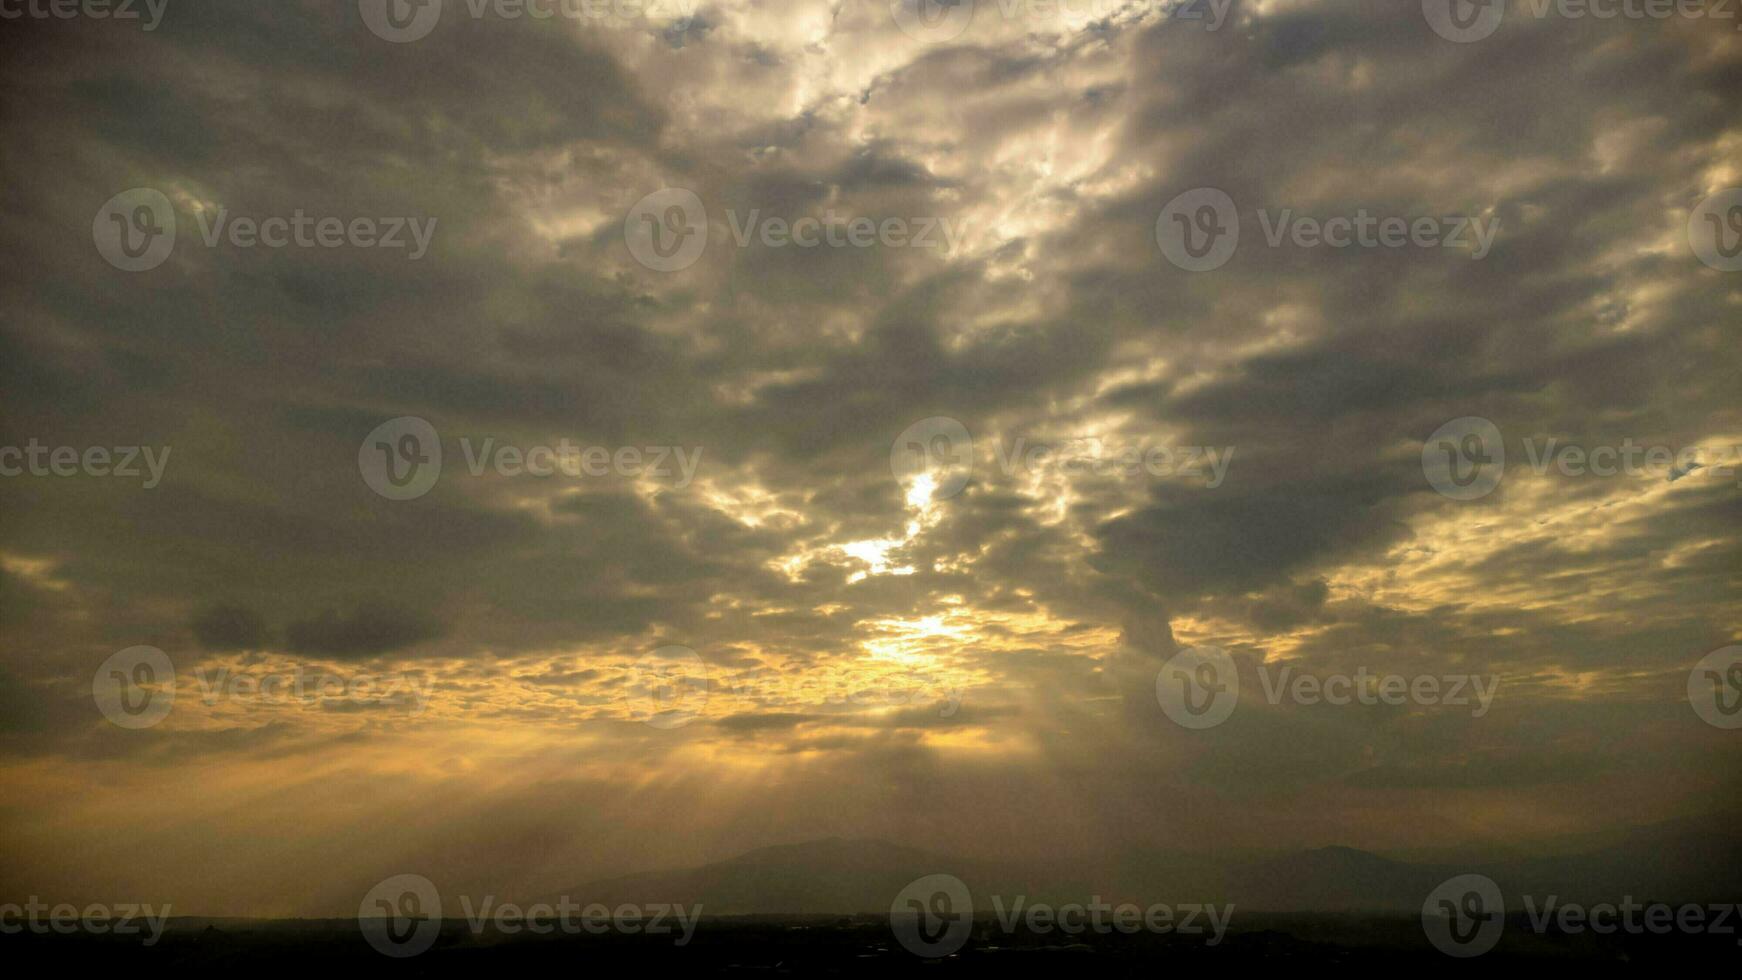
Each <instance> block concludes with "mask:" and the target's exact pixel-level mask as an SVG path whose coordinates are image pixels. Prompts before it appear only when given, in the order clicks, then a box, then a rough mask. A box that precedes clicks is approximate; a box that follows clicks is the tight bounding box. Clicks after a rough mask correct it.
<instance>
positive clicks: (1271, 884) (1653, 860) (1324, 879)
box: [565, 815, 1742, 915]
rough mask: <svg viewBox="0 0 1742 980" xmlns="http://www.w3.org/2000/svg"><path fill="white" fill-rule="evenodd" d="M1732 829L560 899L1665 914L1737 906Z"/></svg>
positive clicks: (807, 867)
mask: <svg viewBox="0 0 1742 980" xmlns="http://www.w3.org/2000/svg"><path fill="white" fill-rule="evenodd" d="M1738 826H1739V825H1738V823H1737V822H1736V820H1735V818H1734V816H1729V815H1726V816H1722V817H1718V818H1713V819H1710V820H1704V821H1699V822H1685V821H1684V822H1678V823H1675V824H1662V825H1655V826H1649V827H1645V828H1639V829H1636V830H1634V831H1631V832H1629V833H1627V834H1625V835H1623V836H1618V837H1611V838H1610V839H1607V840H1606V841H1605V842H1603V843H1602V844H1601V845H1591V846H1585V847H1582V848H1579V849H1576V850H1569V851H1568V852H1567V853H1563V854H1544V855H1540V856H1532V857H1523V858H1520V857H1516V856H1513V855H1506V856H1503V857H1499V858H1496V859H1493V860H1472V859H1469V858H1464V859H1460V860H1456V861H1453V860H1440V859H1436V860H1434V861H1432V862H1410V861H1400V860H1395V859H1392V858H1387V857H1384V856H1382V855H1379V854H1374V853H1371V852H1369V851H1364V850H1359V849H1356V848H1352V847H1342V846H1331V847H1321V848H1315V849H1310V850H1301V851H1288V852H1282V853H1278V854H1274V855H1270V856H1266V857H1263V858H1260V859H1257V860H1248V861H1243V862H1230V863H1227V864H1226V865H1220V866H1218V865H1213V864H1209V863H1206V862H1205V861H1204V860H1202V859H1197V858H1191V857H1189V856H1183V855H1182V856H1177V857H1176V858H1174V859H1171V860H1169V859H1166V858H1162V857H1156V856H1146V857H1144V858H1140V859H1139V858H1134V859H1133V860H1130V861H1125V862H1119V863H1117V864H1115V865H1112V866H1109V867H1107V868H1103V869H1095V868H1090V867H1087V866H1083V865H1079V864H1074V863H1070V862H1064V861H1060V860H1057V859H1047V858H1037V859H1036V860H1035V861H1033V862H1027V863H1023V864H1020V865H1019V864H1013V863H1003V864H997V863H992V862H985V861H974V860H966V859H962V858H956V857H950V856H947V855H940V854H936V853H933V852H929V851H925V850H921V849H918V848H913V847H906V846H902V845H898V844H893V843H891V842H889V841H884V840H847V839H842V838H838V837H831V838H824V839H821V840H813V841H805V842H802V843H795V844H783V845H777V846H773V847H763V848H758V849H756V850H753V851H748V852H746V853H744V854H741V855H738V856H737V857H733V858H730V859H728V860H724V861H718V862H714V863H711V864H704V865H701V866H699V867H693V868H685V869H678V870H671V871H655V872H646V873H640V874H631V875H624V876H620V877H615V878H606V879H603V880H599V881H594V882H590V883H588V884H584V885H581V886H578V887H576V888H574V889H571V890H570V891H568V892H567V893H565V894H567V895H568V896H569V897H570V898H572V899H573V900H575V901H579V902H585V903H591V902H602V903H604V904H606V905H608V906H612V907H615V906H617V905H619V904H624V903H629V904H651V903H679V904H684V905H693V904H696V903H700V904H701V905H702V906H703V908H704V910H705V911H706V913H707V914H709V915H756V914H761V915H780V914H786V915H855V914H885V913H887V912H888V909H889V906H890V903H891V902H892V901H893V900H894V899H895V896H896V895H897V894H899V893H900V892H901V890H902V889H903V888H905V887H906V886H907V885H908V884H910V883H912V882H913V881H914V880H916V879H918V878H922V877H925V876H927V875H933V874H950V875H954V876H956V877H957V878H960V879H961V880H962V881H963V882H964V884H966V885H967V887H968V889H969V892H970V893H971V894H972V895H973V897H974V903H975V908H976V909H979V910H982V911H984V910H988V909H990V908H991V907H992V906H991V897H992V896H994V895H997V896H1001V897H1002V898H1003V899H1004V900H1005V901H1006V902H1008V901H1009V900H1010V899H1012V898H1014V897H1016V896H1024V897H1026V898H1027V899H1028V900H1029V901H1030V902H1037V901H1042V902H1050V903H1054V904H1058V903H1063V902H1072V901H1085V900H1087V899H1089V898H1090V897H1099V898H1101V899H1103V900H1106V901H1111V902H1127V901H1128V902H1136V903H1138V904H1144V903H1157V902H1165V903H1170V904H1177V903H1182V902H1210V901H1213V902H1233V903H1234V904H1235V905H1237V906H1239V907H1242V908H1246V909H1250V910H1252V911H1262V912H1315V913H1318V912H1334V913H1345V912H1386V913H1408V914H1415V913H1418V912H1419V911H1420V909H1421V903H1422V901H1423V899H1424V898H1425V897H1426V896H1427V894H1428V893H1429V892H1430V891H1432V890H1433V888H1434V887H1435V886H1436V885H1438V884H1439V883H1440V882H1442V881H1445V880H1446V879H1447V878H1450V877H1452V876H1454V875H1459V874H1464V873H1472V872H1473V873H1478V874H1485V875H1487V876H1489V877H1491V878H1493V879H1494V880H1495V881H1496V883H1498V884H1499V885H1500V888H1501V890H1502V892H1503V893H1505V894H1506V895H1508V896H1509V897H1511V898H1512V899H1513V900H1515V899H1516V897H1517V896H1521V895H1526V894H1529V895H1533V896H1538V897H1539V899H1540V898H1541V897H1545V896H1548V895H1555V896H1558V898H1559V899H1560V900H1561V901H1563V902H1566V901H1577V902H1583V903H1596V902H1613V901H1618V900H1620V899H1621V898H1622V897H1624V896H1628V895H1631V896H1632V897H1634V898H1636V899H1640V900H1660V901H1671V902H1709V901H1735V900H1736V899H1737V898H1738V897H1739V896H1742V887H1738V886H1739V885H1742V870H1739V869H1742V838H1739V837H1738V834H1737V831H1736V828H1737V827H1738Z"/></svg>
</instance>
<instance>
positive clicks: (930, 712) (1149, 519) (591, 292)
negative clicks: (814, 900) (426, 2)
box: [0, 0, 1742, 915]
mask: <svg viewBox="0 0 1742 980" xmlns="http://www.w3.org/2000/svg"><path fill="white" fill-rule="evenodd" d="M1436 2H1437V0H1427V2H1426V3H1425V4H1421V3H1416V2H1414V0H1410V2H1399V0H1326V2H1307V0H1235V2H1233V3H1232V4H1231V5H1230V4H1228V3H1226V2H1219V0H1218V2H1214V3H1212V2H1210V0H1196V2H1193V3H1189V4H1185V5H1179V4H1174V3H1163V2H1160V0H1153V2H1136V3H1113V2H1100V3H1098V4H1091V3H1088V2H1087V0H1084V2H1072V3H1068V4H1065V5H1062V6H1060V5H1054V4H1048V3H1044V2H1039V0H1036V2H1035V3H1029V2H1027V0H1023V2H1020V3H1019V2H1015V0H1006V2H1005V3H1003V4H1000V3H998V2H997V0H980V3H979V5H978V7H977V8H974V7H962V6H958V7H955V8H936V7H932V6H930V5H929V4H928V5H927V6H925V7H920V8H916V7H915V6H913V0H896V2H895V3H894V4H889V3H885V2H881V0H863V2H861V0H843V2H837V3H828V2H823V0H803V2H800V0H777V2H739V0H731V2H723V3H716V2H712V0H708V2H702V3H700V4H699V5H697V4H692V3H689V2H688V0H681V2H680V0H661V2H659V3H654V4H652V5H651V6H649V5H647V4H633V3H627V2H626V0H619V2H618V3H617V4H616V5H615V6H612V5H610V4H605V5H603V6H593V5H587V6H585V8H584V9H583V5H581V4H580V3H578V2H575V3H568V4H561V3H543V2H540V3H536V4H535V5H534V7H533V9H534V10H536V11H539V12H551V13H552V16H549V17H542V16H533V15H532V14H531V13H527V12H523V10H522V8H521V7H519V6H516V5H512V4H507V5H502V4H497V3H495V2H494V0H491V2H488V3H486V2H484V0H448V3H447V4H446V5H445V8H444V7H440V6H437V7H433V8H427V7H426V8H418V7H415V6H410V7H405V6H398V7H392V8H389V7H388V6H387V5H386V4H384V3H382V2H377V0H362V2H361V3H357V2H317V0H284V2H273V3H258V2H251V3H243V2H216V0H214V2H201V3H193V2H188V0H167V3H161V2H160V3H159V4H158V5H157V6H155V7H149V8H148V7H147V6H146V5H145V4H143V3H142V2H141V3H139V4H137V5H135V6H134V7H133V8H132V9H133V11H134V12H135V13H137V14H138V15H139V16H138V18H137V19H128V18H120V17H107V18H98V17H93V16H88V15H87V14H86V13H85V12H84V10H85V8H81V7H77V6H75V7H72V8H67V9H69V10H72V11H73V13H74V14H75V15H74V16H70V17H57V16H52V15H45V16H35V15H30V14H29V11H30V10H37V9H46V8H42V7H41V5H38V7H28V6H27V5H24V4H21V3H20V4H12V5H9V6H8V7H7V8H6V9H9V10H23V11H25V12H26V15H21V16H19V17H18V18H16V19H10V18H9V19H8V20H7V21H6V22H5V23H0V32H4V34H5V35H6V44H7V55H6V57H5V58H4V59H3V60H0V73H3V75H4V79H3V82H4V84H0V120H3V123H0V124H3V126H4V132H5V138H4V139H3V140H0V168H3V170H4V172H5V174H6V175H7V179H6V180H5V181H4V183H3V184H0V210H3V212H4V216H3V220H0V250H3V252H4V256H5V264H6V267H7V270H8V274H7V275H6V276H4V277H0V377H3V381H0V386H3V387H0V390H3V391H4V406H5V407H4V411H3V412H0V472H4V473H5V475H4V476H0V832H3V833H4V836H5V839H6V841H7V844H6V846H5V847H4V848H3V849H0V851H3V853H0V893H3V894H4V895H5V896H7V897H9V898H12V897H18V896H25V895H40V896H43V897H44V898H45V899H52V900H57V901H58V900H67V901H83V900H102V901H118V900H124V899H129V898H133V899H140V898H144V899H147V900H154V901H172V902H173V903H174V904H175V906H176V908H177V910H178V911H186V912H200V913H210V914H247V915H312V914H349V913H350V911H351V910H353V909H355V908H356V902H357V896H359V895H361V894H363V893H364V892H365V891H366V890H367V889H368V888H369V886H370V885H371V884H372V883H374V882H377V881H380V880H381V879H383V878H385V877H387V876H390V875H394V874H399V873H406V872H415V873H419V874H423V875H427V876H429V877H431V878H432V879H437V880H440V881H441V882H443V883H444V884H451V887H453V888H454V889H457V890H466V891H470V892H471V893H473V894H483V893H493V894H496V895H539V894H548V893H550V892H551V891H552V890H554V889H559V888H562V887H564V886H569V885H573V884H575V883H577V882H583V881H588V880H592V879H595V878H600V877H604V876H606V875H611V874H620V873H627V872H632V871H640V870H648V869H658V868H671V867H681V866H685V865H693V864H699V863H702V862H706V861H712V860H718V859H722V858H727V857H731V856H733V855H735V854H738V853H741V852H743V851H745V850H747V849H751V848H755V847H761V846H767V845H772V844H780V843H789V842H795V841H805V840H811V839H815V838H822V837H830V836H839V837H849V838H860V837H864V838H881V839H886V840H890V841H895V842H898V843H900V844H903V845H908V846H913V847H918V848H923V849H927V850H932V851H935V852H938V853H941V854H950V855H961V856H964V857H971V858H975V859H986V860H1022V859H1025V858H1028V857H1032V856H1035V855H1047V856H1049V857H1060V856H1063V857H1068V858H1077V859H1081V860H1083V861H1086V862H1095V861H1099V862H1114V863H1117V862H1119V861H1124V860H1128V859H1131V856H1133V855H1142V854H1154V853H1190V854H1196V855H1219V854H1228V855H1237V854H1247V853H1258V852H1280V851H1286V850H1289V849H1294V848H1303V847H1318V846H1324V845H1330V844H1342V845H1348V846H1354V847H1361V848H1365V849H1370V850H1374V851H1377V852H1381V853H1386V854H1393V855H1424V854H1448V853H1462V852H1477V851H1479V852H1482V853H1496V852H1510V851H1518V852H1529V851H1531V850H1532V849H1536V848H1540V847H1543V846H1546V845H1545V843H1544V842H1555V841H1568V840H1575V839H1583V837H1584V836H1585V835H1593V834H1601V833H1606V832H1613V831H1617V830H1619V829H1623V828H1627V827H1633V826H1639V825H1645V824H1650V823H1655V822H1663V821H1674V820H1679V819H1686V818H1692V817H1697V816H1701V815H1705V814H1709V813H1712V812H1714V811H1721V810H1724V809H1726V808H1733V807H1734V806H1735V805H1736V802H1737V800H1738V799H1742V795H1739V794H1738V790H1739V788H1742V784H1739V782H1738V778H1737V773H1738V772H1742V768H1739V767H1738V765H1737V763H1738V761H1742V733H1738V732H1737V731H1735V730H1734V727H1733V724H1734V723H1733V722H1732V723H1731V726H1730V727H1726V725H1725V722H1726V721H1730V720H1731V719H1733V718H1734V717H1735V716H1734V715H1733V714H1726V713H1725V712H1724V711H1723V708H1724V707H1726V706H1729V707H1731V708H1732V710H1733V705H1734V702H1733V701H1731V700H1726V698H1727V697H1737V696H1742V681H1735V680H1732V681H1731V683H1732V686H1733V687H1734V688H1735V692H1734V694H1733V695H1731V694H1728V693H1726V691H1727V689H1722V685H1723V683H1725V678H1731V677H1733V675H1734V673H1735V672H1736V670H1737V669H1738V668H1735V667H1734V666H1733V665H1734V664H1735V663H1736V662H1737V660H1738V654H1739V653H1742V651H1737V650H1735V649H1734V648H1733V645H1734V644H1736V643H1738V642H1742V640H1739V636H1742V590H1739V589H1738V585H1739V582H1738V578H1739V570H1742V563H1739V562H1738V548H1737V544H1736V537H1735V532H1736V527H1737V518H1738V516H1742V483H1739V479H1742V477H1739V473H1742V469H1739V468H1735V467H1730V466H1726V465H1725V460H1729V461H1730V462H1731V463H1735V462H1736V460H1737V458H1738V453H1739V452H1742V450H1738V447H1739V446H1742V411H1739V406H1742V401H1739V400H1738V397H1737V396H1738V393H1739V389H1738V383H1737V378H1738V368H1739V367H1742V356H1739V353H1738V351H1739V348H1738V345H1737V343H1736V330H1737V327H1738V321H1739V319H1742V274H1739V273H1738V269H1739V268H1742V261H1738V260H1737V259H1736V258H1735V257H1734V245H1735V243H1736V242H1737V241H1738V239H1739V238H1742V192H1739V191H1735V190H1734V189H1735V188H1737V187H1742V99H1738V98H1737V93H1738V92H1742V40H1739V35H1738V32H1737V28H1738V27H1742V21H1739V20H1737V19H1734V17H1732V18H1730V19H1724V18H1721V17H1718V16H1707V17H1691V16H1680V15H1678V16H1670V17H1662V18H1652V17H1645V16H1639V17H1632V16H1621V17H1615V18H1609V19H1599V18H1594V17H1589V16H1584V17H1580V16H1569V15H1566V14H1565V13H1564V12H1560V11H1557V9H1556V8H1555V7H1554V6H1553V5H1550V6H1548V7H1545V8H1541V9H1542V10H1543V11H1544V12H1543V14H1542V15H1540V16H1539V15H1538V14H1537V13H1536V12H1534V10H1533V8H1535V7H1536V5H1534V4H1532V3H1514V4H1512V5H1511V9H1509V10H1508V11H1507V12H1506V15H1505V16H1504V17H1503V18H1500V19H1496V20H1492V21H1484V20H1483V18H1485V17H1487V16H1488V15H1487V14H1486V13H1482V12H1481V11H1483V10H1487V9H1491V8H1469V9H1466V8H1465V5H1463V4H1462V0H1460V2H1459V4H1458V5H1457V8H1458V9H1457V10H1456V11H1452V13H1457V14H1460V16H1461V15H1462V14H1463V13H1470V12H1471V11H1472V10H1473V11H1476V13H1472V14H1471V16H1473V17H1475V18H1476V19H1475V20H1474V21H1473V22H1472V21H1469V20H1464V19H1458V20H1447V19H1446V15H1447V12H1446V11H1445V10H1438V11H1437V13H1436ZM87 6H88V5H87ZM1439 6H1440V7H1444V6H1445V4H1443V3H1440V4H1439ZM965 11H967V12H971V16H964V12H965ZM601 13H604V14H606V16H598V14H601ZM1436 18H1437V19H1436ZM1459 25H1465V26H1459ZM1387 222H1389V225H1388V224H1387ZM1423 222H1425V223H1423ZM171 225H173V230H170V226H171ZM1405 226H1407V227H1408V229H1409V232H1408V234H1403V233H1401V232H1399V231H1398V229H1400V228H1403V227H1405ZM1702 236H1704V237H1702ZM1714 236H1715V237H1714ZM1337 243H1340V244H1337ZM1469 420H1476V421H1469ZM1471 440H1474V441H1473V442H1472V441H1471ZM93 447H95V448H100V449H102V450H103V455H100V456H93V455H92V454H91V452H90V450H92V449H93ZM1568 447H1571V448H1572V450H1576V454H1575V455H1568ZM63 448H64V449H66V452H65V453H62V454H60V455H56V452H55V451H56V450H57V449H63ZM6 449H10V450H12V452H11V453H10V454H9V453H7V452H6V451H5V450H6ZM1605 450H1607V452H1605ZM33 454H34V455H33ZM68 454H71V455H68ZM1501 455H1504V460H1503V461H1501V460H1500V458H1499V457H1500V456H1501ZM438 456H439V462H438V459H437V457H438ZM75 457H76V459H75ZM124 460H125V461H126V462H125V464H124ZM1605 460H1606V461H1607V463H1608V464H1610V465H1608V466H1605V465H1604V461H1605ZM1447 461H1449V462H1447ZM1617 461H1626V464H1625V465H1620V464H1619V463H1618V462H1617ZM1448 466H1449V467H1450V469H1449V470H1448ZM1471 467H1477V469H1471ZM1481 467H1486V468H1485V469H1484V468H1481ZM142 648H143V649H142ZM1726 650H1729V651H1731V652H1728V653H1726V652H1725V651H1726ZM1206 651H1207V652H1206ZM1180 657H1184V658H1186V659H1183V660H1181V659H1178V658H1180ZM1714 658H1715V659H1714ZM1205 664H1208V669H1209V670H1210V671H1211V673H1210V674H1204V673H1201V672H1200V670H1199V668H1200V667H1203V666H1204V665H1205ZM1216 671H1221V673H1219V674H1218V673H1216ZM1230 672H1232V673H1231V674H1230ZM1303 675H1304V676H1308V677H1309V678H1310V679H1311V683H1312V684H1313V685H1315V686H1316V685H1319V684H1324V685H1325V687H1324V691H1326V692H1329V691H1332V690H1333V689H1340V690H1343V691H1345V692H1352V691H1359V692H1364V693H1366V694H1369V695H1372V696H1371V697H1366V698H1359V697H1351V698H1345V699H1344V700H1346V701H1353V703H1332V702H1331V701H1330V700H1327V699H1326V698H1325V697H1323V696H1320V697H1315V696H1314V695H1313V694H1312V693H1311V690H1310V689H1308V690H1304V691H1303V689H1301V688H1298V687H1296V686H1294V684H1295V681H1296V680H1297V679H1298V678H1299V677H1301V676H1303ZM172 676H173V680H171V677H172ZM1206 678H1209V679H1214V680H1216V681H1217V682H1218V684H1217V685H1210V684H1209V683H1208V682H1207V681H1206V686H1205V688H1204V690H1203V691H1196V690H1195V689H1192V688H1191V687H1190V684H1191V683H1195V682H1197V681H1200V680H1206ZM1236 678H1237V685H1238V697H1237V700H1236V701H1234V702H1232V706H1231V707H1230V708H1229V709H1228V710H1227V712H1226V713H1225V716H1224V717H1221V718H1209V719H1206V718H1205V716H1204V715H1203V714H1201V713H1200V709H1201V708H1202V706H1203V704H1204V703H1206V702H1204V701H1202V700H1197V699H1199V698H1208V697H1210V696H1211V694H1210V692H1211V691H1213V690H1216V689H1217V687H1218V686H1219V687H1220V688H1223V689H1226V688H1227V687H1228V686H1229V684H1231V683H1236ZM1382 678H1400V679H1401V683H1403V684H1406V685H1410V684H1417V683H1418V682H1421V679H1424V678H1425V679H1428V680H1429V681H1431V682H1432V686H1433V690H1437V691H1438V692H1439V693H1438V694H1435V693H1433V691H1432V690H1428V688H1426V687H1417V688H1412V691H1413V692H1414V693H1411V694H1410V695H1409V696H1407V697H1397V698H1391V699H1390V700H1387V699H1384V698H1381V697H1379V696H1378V695H1377V694H1374V692H1375V691H1376V690H1377V689H1378V688H1377V687H1376V686H1375V685H1382V684H1383V683H1385V682H1384V681H1382V680H1380V679H1382ZM1327 679H1341V680H1342V686H1341V687H1340V688H1339V687H1338V686H1337V685H1336V684H1335V683H1331V682H1329V681H1327ZM1708 680H1710V681H1712V682H1713V683H1716V684H1718V685H1719V687H1720V690H1719V691H1718V693H1717V694H1715V695H1714V694H1713V693H1711V691H1710V690H1708V689H1705V688H1702V686H1701V685H1703V684H1705V683H1707V681H1708ZM1180 683H1185V684H1186V686H1185V687H1182V688H1179V689H1178V690H1180V691H1183V692H1184V694H1185V705H1186V706H1185V708H1184V709H1183V713H1182V708H1181V705H1180V701H1179V699H1178V698H1176V697H1174V696H1173V695H1174V691H1175V685H1177V684H1180ZM1421 683H1425V682H1421ZM117 685H120V686H119V687H117ZM1453 687H1457V688H1458V690H1459V692H1460V693H1459V694H1457V695H1453V694H1451V693H1450V689H1451V688H1453ZM1702 691H1704V692H1705V693H1703V694H1702ZM1423 692H1425V693H1423ZM1481 692H1486V693H1485V694H1483V693H1481ZM1220 696H1221V695H1216V697H1220ZM1702 697H1704V698H1705V699H1706V701H1707V702H1708V703H1707V704H1705V705H1703V706H1702V703H1701V698H1702ZM1714 697H1716V699H1717V700H1716V702H1715V703H1716V705H1717V707H1716V709H1714V708H1713V705H1712V703H1710V702H1712V699H1713V698H1714ZM1170 698H1171V699H1172V700H1171V701H1170ZM140 699H145V701H148V702H149V704H150V707H149V708H148V709H146V711H145V713H144V714H140V713H138V712H137V711H136V710H135V709H137V708H138V706H139V705H140V704H141V703H143V702H142V701H141V700H140ZM1216 703H1217V704H1222V703H1223V702H1216ZM1702 708H1703V710H1702ZM1714 712H1715V713H1714ZM1182 718H1183V719H1186V720H1185V721H1182V720H1181V719H1182ZM1206 720H1207V722H1208V723H1205V722H1206ZM1188 722H1195V723H1196V724H1197V727H1194V725H1193V724H1191V723H1188Z"/></svg>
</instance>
